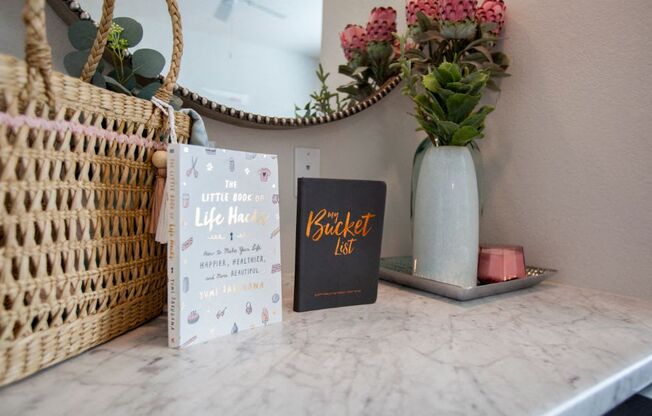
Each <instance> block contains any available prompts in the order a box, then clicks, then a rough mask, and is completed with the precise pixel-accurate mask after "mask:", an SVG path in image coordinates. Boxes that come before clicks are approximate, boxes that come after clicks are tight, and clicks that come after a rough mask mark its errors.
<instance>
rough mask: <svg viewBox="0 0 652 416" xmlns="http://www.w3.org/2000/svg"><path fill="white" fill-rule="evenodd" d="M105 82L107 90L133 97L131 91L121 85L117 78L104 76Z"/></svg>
mask: <svg viewBox="0 0 652 416" xmlns="http://www.w3.org/2000/svg"><path fill="white" fill-rule="evenodd" d="M104 82H106V88H107V89H109V90H111V91H115V92H119V93H122V94H126V95H131V91H129V90H128V89H127V88H125V87H124V85H122V84H120V83H119V82H118V81H117V80H116V79H115V78H112V77H110V76H108V75H104Z"/></svg>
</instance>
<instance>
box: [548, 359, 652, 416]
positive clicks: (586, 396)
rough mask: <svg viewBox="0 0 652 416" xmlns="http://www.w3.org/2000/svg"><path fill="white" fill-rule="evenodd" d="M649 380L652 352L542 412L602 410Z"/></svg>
mask: <svg viewBox="0 0 652 416" xmlns="http://www.w3.org/2000/svg"><path fill="white" fill-rule="evenodd" d="M650 383H652V355H649V356H647V357H646V358H644V359H642V360H640V361H638V362H636V363H634V364H632V365H630V366H629V367H627V368H625V369H623V370H621V371H619V372H618V373H616V374H613V375H612V376H610V377H609V378H607V379H605V380H603V381H601V382H600V383H598V384H596V385H595V386H593V387H591V388H589V389H587V390H584V391H582V392H581V393H580V394H578V395H576V396H575V397H573V398H572V399H570V400H568V401H566V402H564V403H562V404H560V405H559V406H557V407H555V408H554V409H552V410H550V411H548V412H546V413H545V414H544V416H571V415H572V416H577V415H587V416H591V415H596V414H604V413H606V412H608V411H609V410H611V409H613V408H614V407H615V406H617V405H619V404H620V403H622V402H624V401H625V400H627V399H628V398H629V397H631V396H633V395H634V394H636V393H638V392H639V391H641V390H643V389H644V388H645V387H647V386H648V385H650Z"/></svg>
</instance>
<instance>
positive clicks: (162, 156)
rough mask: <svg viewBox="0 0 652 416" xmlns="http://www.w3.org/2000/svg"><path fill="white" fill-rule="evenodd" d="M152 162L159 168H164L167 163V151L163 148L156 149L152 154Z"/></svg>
mask: <svg viewBox="0 0 652 416" xmlns="http://www.w3.org/2000/svg"><path fill="white" fill-rule="evenodd" d="M152 163H153V164H154V166H155V167H157V168H159V169H165V167H166V166H167V163H168V152H166V151H165V150H157V151H156V152H154V155H153V156H152Z"/></svg>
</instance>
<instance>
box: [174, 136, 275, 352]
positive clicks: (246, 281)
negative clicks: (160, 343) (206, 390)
mask: <svg viewBox="0 0 652 416" xmlns="http://www.w3.org/2000/svg"><path fill="white" fill-rule="evenodd" d="M166 193H167V204H168V205H167V215H168V217H167V218H168V341H169V342H168V343H169V345H170V347H186V346H189V345H191V344H196V343H200V342H204V341H207V340H209V339H211V338H215V337H218V336H221V335H226V334H233V333H236V332H238V331H241V330H244V329H250V328H255V327H258V326H265V325H269V324H272V323H275V322H280V321H281V314H282V305H281V304H282V302H281V251H280V236H279V232H280V227H279V224H280V221H279V205H278V202H279V193H278V166H277V157H276V156H275V155H267V154H259V153H245V152H239V151H233V150H226V149H210V148H206V147H201V146H191V145H185V144H172V145H170V146H169V147H168V168H167V180H166Z"/></svg>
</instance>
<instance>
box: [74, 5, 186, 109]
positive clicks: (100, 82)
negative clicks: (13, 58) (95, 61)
mask: <svg viewBox="0 0 652 416" xmlns="http://www.w3.org/2000/svg"><path fill="white" fill-rule="evenodd" d="M96 35H97V27H96V26H95V25H94V24H93V23H92V22H90V21H88V20H80V21H77V22H75V23H73V24H72V25H70V27H69V28H68V39H69V40H70V44H71V45H72V46H73V47H74V48H75V49H77V50H76V51H73V52H70V53H69V54H67V55H66V56H65V57H64V66H65V68H66V71H67V72H68V74H69V75H71V76H73V77H79V76H80V75H81V73H82V69H83V68H84V65H85V64H86V61H87V60H88V56H89V54H90V50H91V48H92V46H93V42H94V40H95V37H96ZM142 39H143V27H142V25H141V24H140V23H138V22H137V21H136V20H134V19H132V18H129V17H117V18H115V19H113V22H112V23H111V29H110V31H109V35H108V39H107V44H106V50H105V53H104V55H103V58H102V60H101V61H100V64H99V65H98V66H97V70H96V71H95V74H94V75H93V78H92V80H91V82H92V83H93V84H94V85H96V86H98V87H101V88H106V89H108V90H111V91H114V92H118V93H122V94H126V95H131V96H135V97H139V98H143V99H145V100H149V99H151V98H152V96H153V95H154V94H155V93H156V91H157V90H158V89H159V88H160V86H161V81H160V80H159V79H158V77H159V75H160V74H161V71H162V70H163V67H164V66H165V57H163V55H162V54H161V53H160V52H158V51H156V50H154V49H147V48H141V49H138V50H137V51H135V52H134V53H133V54H132V53H130V51H129V48H133V47H134V46H136V45H138V44H139V43H140V41H141V40H142ZM170 104H172V106H173V107H174V108H175V109H179V108H181V105H182V101H181V99H180V98H179V97H177V96H172V100H171V102H170Z"/></svg>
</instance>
